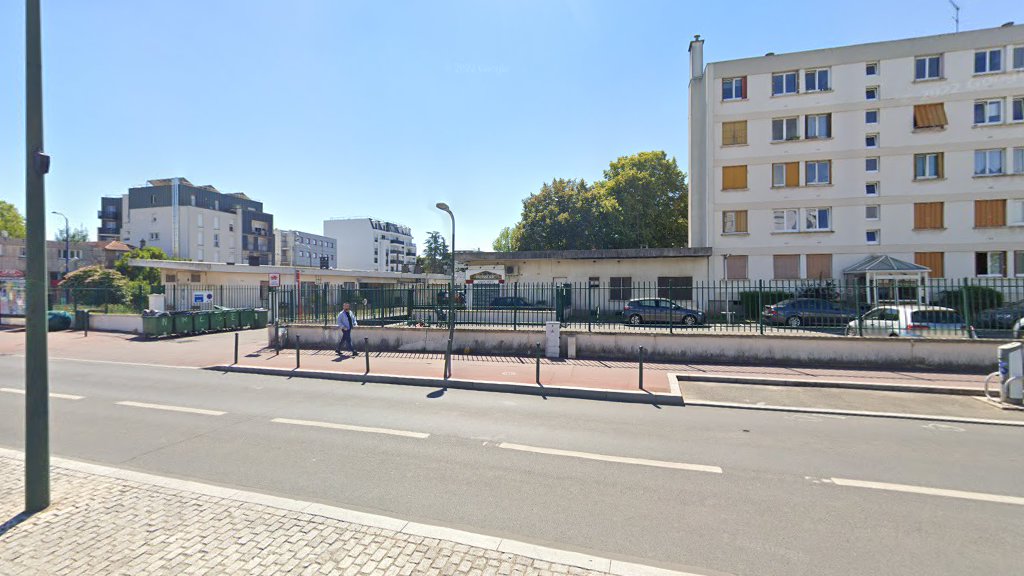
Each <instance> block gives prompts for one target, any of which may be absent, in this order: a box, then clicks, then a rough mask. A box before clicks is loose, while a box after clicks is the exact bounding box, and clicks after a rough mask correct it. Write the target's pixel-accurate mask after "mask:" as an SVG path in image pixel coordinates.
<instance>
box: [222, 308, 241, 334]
mask: <svg viewBox="0 0 1024 576" xmlns="http://www.w3.org/2000/svg"><path fill="white" fill-rule="evenodd" d="M223 312H224V329H225V330H238V328H239V314H238V310H234V309H231V310H223Z"/></svg>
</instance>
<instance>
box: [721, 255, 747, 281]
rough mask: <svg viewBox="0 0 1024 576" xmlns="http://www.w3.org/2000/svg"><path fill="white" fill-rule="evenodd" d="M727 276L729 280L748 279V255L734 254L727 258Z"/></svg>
mask: <svg viewBox="0 0 1024 576" xmlns="http://www.w3.org/2000/svg"><path fill="white" fill-rule="evenodd" d="M725 261H726V264H725V277H726V279H728V280H746V279H747V257H746V256H738V255H736V254H733V255H732V256H729V257H728V258H726V260H725Z"/></svg>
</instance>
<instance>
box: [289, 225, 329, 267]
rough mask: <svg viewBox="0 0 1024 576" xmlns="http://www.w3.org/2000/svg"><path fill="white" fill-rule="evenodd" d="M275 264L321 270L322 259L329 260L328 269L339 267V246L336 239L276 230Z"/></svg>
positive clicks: (294, 231)
mask: <svg viewBox="0 0 1024 576" xmlns="http://www.w3.org/2000/svg"><path fill="white" fill-rule="evenodd" d="M274 247H275V249H276V253H275V257H274V263H275V264H277V265H278V266H308V267H313V268H320V267H321V266H320V259H321V258H327V267H328V268H336V267H337V266H338V244H337V242H335V240H334V238H328V237H327V236H320V235H319V234H310V233H309V232H300V231H299V230H274Z"/></svg>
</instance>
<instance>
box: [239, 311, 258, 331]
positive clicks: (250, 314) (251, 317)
mask: <svg viewBox="0 0 1024 576" xmlns="http://www.w3.org/2000/svg"><path fill="white" fill-rule="evenodd" d="M254 324H256V312H255V311H254V310H253V309H252V308H239V309H238V327H239V328H245V327H248V328H254V327H255V326H254Z"/></svg>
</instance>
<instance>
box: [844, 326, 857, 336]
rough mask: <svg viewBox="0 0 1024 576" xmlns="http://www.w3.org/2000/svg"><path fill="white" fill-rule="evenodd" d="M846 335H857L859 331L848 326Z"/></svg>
mask: <svg viewBox="0 0 1024 576" xmlns="http://www.w3.org/2000/svg"><path fill="white" fill-rule="evenodd" d="M846 335H847V336H856V335H857V331H856V330H854V329H853V328H851V327H849V326H847V327H846Z"/></svg>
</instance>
